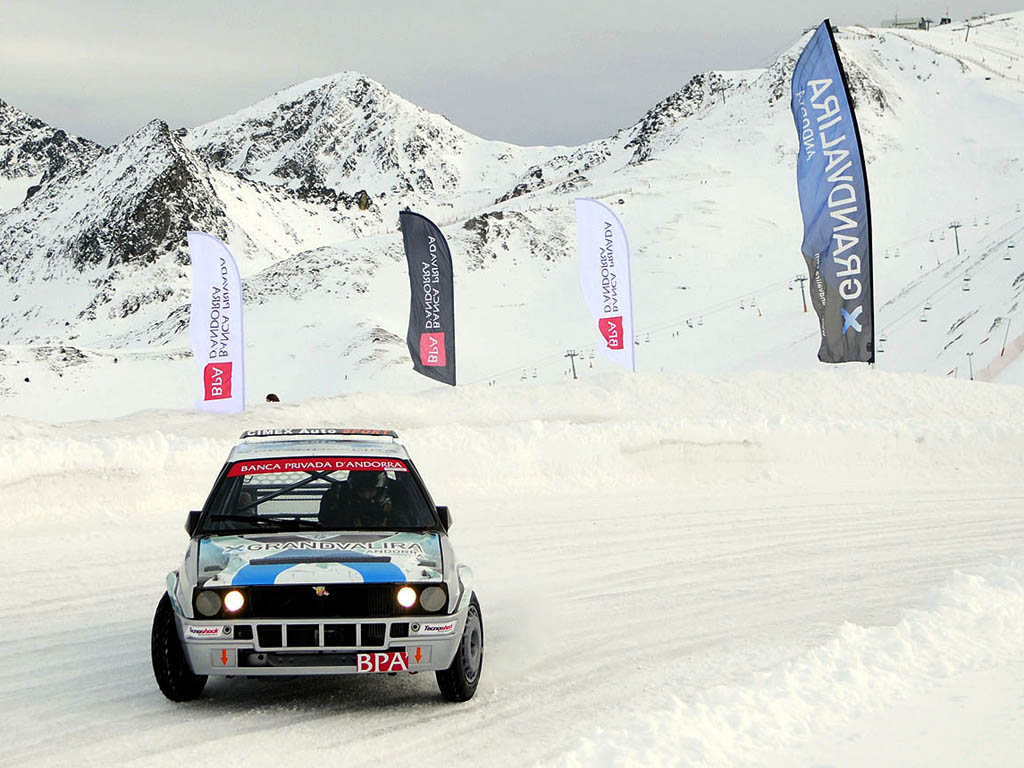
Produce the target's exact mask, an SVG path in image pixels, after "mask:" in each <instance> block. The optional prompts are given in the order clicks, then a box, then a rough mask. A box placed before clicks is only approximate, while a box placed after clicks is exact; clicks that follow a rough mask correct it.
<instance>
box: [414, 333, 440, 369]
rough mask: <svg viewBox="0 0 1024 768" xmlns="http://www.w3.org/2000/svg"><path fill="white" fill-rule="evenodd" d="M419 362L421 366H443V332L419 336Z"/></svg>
mask: <svg viewBox="0 0 1024 768" xmlns="http://www.w3.org/2000/svg"><path fill="white" fill-rule="evenodd" d="M420 362H421V363H423V365H430V366H435V365H436V366H440V367H442V368H443V367H444V366H445V353H444V331H439V332H437V333H424V334H421V335H420Z"/></svg>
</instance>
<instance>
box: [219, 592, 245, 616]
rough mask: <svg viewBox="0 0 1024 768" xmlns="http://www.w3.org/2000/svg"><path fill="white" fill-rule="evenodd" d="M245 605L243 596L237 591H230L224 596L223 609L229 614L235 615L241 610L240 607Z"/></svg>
mask: <svg viewBox="0 0 1024 768" xmlns="http://www.w3.org/2000/svg"><path fill="white" fill-rule="evenodd" d="M243 605H245V596H244V595H243V594H242V593H241V592H239V591H238V590H237V589H232V590H231V591H230V592H228V593H227V594H226V595H224V608H225V610H227V611H230V612H231V613H235V612H237V611H239V610H241V608H242V606H243Z"/></svg>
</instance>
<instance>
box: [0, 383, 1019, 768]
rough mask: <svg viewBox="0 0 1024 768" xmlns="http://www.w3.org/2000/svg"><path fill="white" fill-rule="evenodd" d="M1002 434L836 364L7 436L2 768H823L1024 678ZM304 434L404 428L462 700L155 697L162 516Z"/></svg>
mask: <svg viewBox="0 0 1024 768" xmlns="http://www.w3.org/2000/svg"><path fill="white" fill-rule="evenodd" d="M1021 413H1024V390H1021V389H1019V388H1014V387H1001V386H998V385H992V384H985V383H980V382H966V381H953V380H943V379H936V378H926V377H921V376H910V375H896V374H885V373H881V372H878V371H864V370H852V369H843V370H836V371H832V370H829V371H823V372H815V373H800V374H796V373H792V374H757V375H748V376H742V377H735V378H729V379H717V380H716V379H708V378H703V377H698V376H669V375H661V376H657V375H645V374H641V375H637V376H628V375H608V376H605V377H600V378H596V377H595V378H593V379H590V380H589V381H588V382H586V383H584V382H576V383H566V384H565V385H561V386H538V387H532V388H522V389H519V390H515V391H511V390H509V391H505V392H502V393H501V394H500V396H497V395H496V394H495V390H494V389H490V388H487V387H480V388H466V389H460V390H457V391H450V392H437V391H431V392H429V393H426V394H424V393H421V394H419V395H359V396H352V397H345V398H335V399H329V400H320V401H310V402H308V403H305V404H299V405H283V406H277V407H270V406H267V407H264V408H260V409H258V410H253V411H250V412H249V413H247V414H243V415H242V416H241V417H221V418H213V417H211V416H206V415H200V414H191V413H183V412H169V411H167V412H154V411H149V412H143V413H139V414H135V415H133V416H130V417H126V418H123V419H120V420H117V421H107V422H80V423H73V424H67V425H62V426H48V425H43V424H37V423H30V422H24V421H17V420H14V419H9V418H8V419H3V420H0V466H3V467H4V472H3V475H2V476H0V489H2V498H3V511H2V514H3V519H4V527H5V535H4V536H3V537H2V538H0V562H3V563H4V566H5V568H6V570H7V573H6V575H5V579H4V587H3V590H2V591H0V626H2V627H3V628H4V633H3V635H4V640H3V643H2V644H0V729H2V731H3V733H4V734H5V737H4V739H3V740H2V741H0V764H2V765H15V764H19V765H21V764H25V763H26V762H27V763H31V764H39V765H64V764H78V765H97V764H98V765H111V764H117V765H147V766H148V765H168V766H170V765H181V764H184V763H187V762H193V761H197V760H208V759H209V758H210V756H212V755H220V756H224V755H237V756H241V755H246V756H247V757H246V764H247V765H293V764H309V763H310V762H311V761H316V762H322V761H324V760H328V761H330V762H331V763H332V764H333V763H337V764H342V763H343V764H346V765H371V764H379V763H382V762H387V763H396V762H400V763H412V762H415V763H417V764H428V763H441V762H443V763H445V764H455V765H483V764H487V765H530V764H543V765H606V764H607V765H676V764H678V765H769V764H772V765H774V764H777V765H801V764H812V763H813V762H814V761H815V760H819V759H820V758H821V757H822V756H826V757H829V759H831V758H832V757H835V755H832V754H831V753H830V752H829V750H830V749H833V748H834V747H835V743H836V742H835V739H837V738H839V735H841V734H845V736H844V738H848V737H849V734H850V733H851V732H853V731H855V730H856V729H857V728H858V724H859V723H862V722H864V721H865V719H867V720H870V718H872V717H876V718H877V717H879V716H883V715H884V713H885V712H887V711H889V710H890V709H898V708H899V707H900V706H913V704H914V702H915V701H918V702H919V701H922V700H924V699H926V698H927V696H926V695H927V693H928V692H929V691H931V690H934V689H936V688H940V689H942V688H943V687H945V688H950V687H952V688H955V689H957V690H960V688H959V687H958V686H963V685H967V690H968V691H973V692H974V694H978V693H979V689H978V686H979V685H982V686H984V685H987V684H988V683H986V682H985V681H991V680H993V679H996V680H998V679H1014V678H1013V676H1014V675H1017V678H1016V679H1020V675H1021V670H1022V669H1024V651H1022V650H1021V649H1024V642H1022V641H1024V471H1022V470H1024V467H1022V463H1024V451H1022V450H1021V449H1022V447H1024V421H1022V419H1021V416H1020V414H1021ZM322 425H344V426H387V427H393V428H395V429H397V430H398V432H399V434H400V435H401V437H402V439H403V441H404V442H405V443H406V444H407V445H408V447H409V449H410V452H411V454H412V456H413V458H414V460H415V461H416V463H417V465H418V467H419V469H420V471H421V472H422V474H423V476H424V478H425V480H426V482H427V483H428V485H429V486H430V488H431V491H432V493H433V495H434V497H435V500H436V501H437V502H438V503H441V504H444V503H447V504H449V505H450V506H451V508H452V510H453V513H454V518H455V525H454V527H453V530H452V536H453V540H454V542H455V545H456V547H457V549H458V551H459V553H460V556H461V557H462V558H463V559H465V560H466V561H467V562H469V563H470V564H471V565H472V566H473V567H474V570H475V571H476V575H477V592H478V594H479V596H480V600H481V604H482V606H483V613H484V619H485V625H486V650H485V667H484V676H483V679H482V681H481V686H480V689H479V691H478V693H477V696H476V698H475V699H473V700H472V701H471V702H469V703H467V704H465V705H460V706H453V705H449V704H445V703H444V702H442V700H441V699H440V696H439V695H438V693H437V690H436V687H435V685H434V681H433V679H432V677H428V676H426V675H419V676H399V677H386V676H381V677H341V678H305V679H303V678H290V679H280V680H272V681H269V682H261V681H258V680H237V679H236V680H228V681H217V680H215V681H212V682H211V684H210V685H209V686H208V688H207V693H206V695H205V696H204V698H202V699H201V700H199V701H197V702H194V703H192V704H188V705H174V704H172V703H170V702H168V701H166V700H165V699H164V698H163V697H162V696H161V695H160V693H159V691H158V690H157V688H156V685H155V683H154V681H153V679H152V673H151V671H150V665H149V624H150V620H151V617H152V612H153V609H154V607H155V605H156V602H157V600H158V599H159V597H160V594H161V592H162V584H163V579H164V576H165V574H166V572H167V571H168V570H170V569H171V568H173V567H175V566H176V564H177V562H178V560H179V559H180V556H181V554H182V552H183V550H184V548H185V543H186V536H185V533H184V531H183V530H182V525H183V523H184V520H185V513H186V512H187V511H188V510H189V509H194V508H198V507H199V506H200V505H201V504H202V503H203V500H204V499H205V494H206V492H207V490H208V488H209V485H210V484H211V483H212V481H213V479H214V477H215V475H216V473H217V471H218V469H219V467H220V464H221V462H222V461H223V459H224V457H225V455H226V453H227V450H228V449H229V447H230V446H231V445H232V444H233V443H234V441H235V439H236V438H237V435H238V434H239V433H240V432H241V431H242V430H243V429H245V428H252V427H271V426H322ZM965 681H967V682H966V683H965ZM972 686H973V687H972ZM981 692H982V693H983V692H984V691H981ZM895 722H898V720H897V721H895ZM992 722H996V721H992ZM999 722H1000V723H1001V725H1002V728H1003V729H1005V727H1006V723H1005V718H1004V720H1003V721H999ZM1011 725H1014V726H1015V732H1019V731H1021V730H1022V726H1024V722H1021V721H1020V720H1019V719H1018V720H1016V721H1014V722H1013V723H1012V724H1011ZM946 733H947V734H948V733H955V730H947V731H946ZM975 736H976V737H977V738H986V739H989V740H990V741H989V743H990V744H991V743H994V742H992V741H991V740H992V739H997V738H998V736H999V734H998V733H982V734H974V735H972V737H975ZM894 738H895V737H894ZM844 743H845V742H844ZM889 751H890V752H891V750H889ZM848 764H852V763H848ZM894 764H899V763H894Z"/></svg>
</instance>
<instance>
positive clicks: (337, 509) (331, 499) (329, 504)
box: [317, 483, 351, 528]
mask: <svg viewBox="0 0 1024 768" xmlns="http://www.w3.org/2000/svg"><path fill="white" fill-rule="evenodd" d="M350 493H351V491H350V490H349V488H348V484H347V483H331V487H330V488H328V489H327V490H326V491H324V495H323V496H321V497H320V511H319V512H318V514H317V519H318V520H319V522H320V527H321V528H350V527H351V520H349V514H348V499H349V495H350Z"/></svg>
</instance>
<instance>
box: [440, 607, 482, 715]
mask: <svg viewBox="0 0 1024 768" xmlns="http://www.w3.org/2000/svg"><path fill="white" fill-rule="evenodd" d="M483 666H484V617H483V614H482V613H481V612H480V603H479V602H477V599H476V595H475V594H474V595H472V596H471V597H470V598H469V611H468V612H467V614H466V626H465V629H463V631H462V641H461V642H460V643H459V650H457V651H456V652H455V658H454V659H452V663H451V666H450V667H448V669H442V670H438V671H437V672H435V673H434V674H435V676H436V677H437V687H438V688H439V689H440V690H441V695H442V696H443V697H444V698H445V699H446V700H448V701H469V700H470V699H472V698H473V694H474V693H476V686H477V684H478V683H479V682H480V672H481V671H482V670H483Z"/></svg>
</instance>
